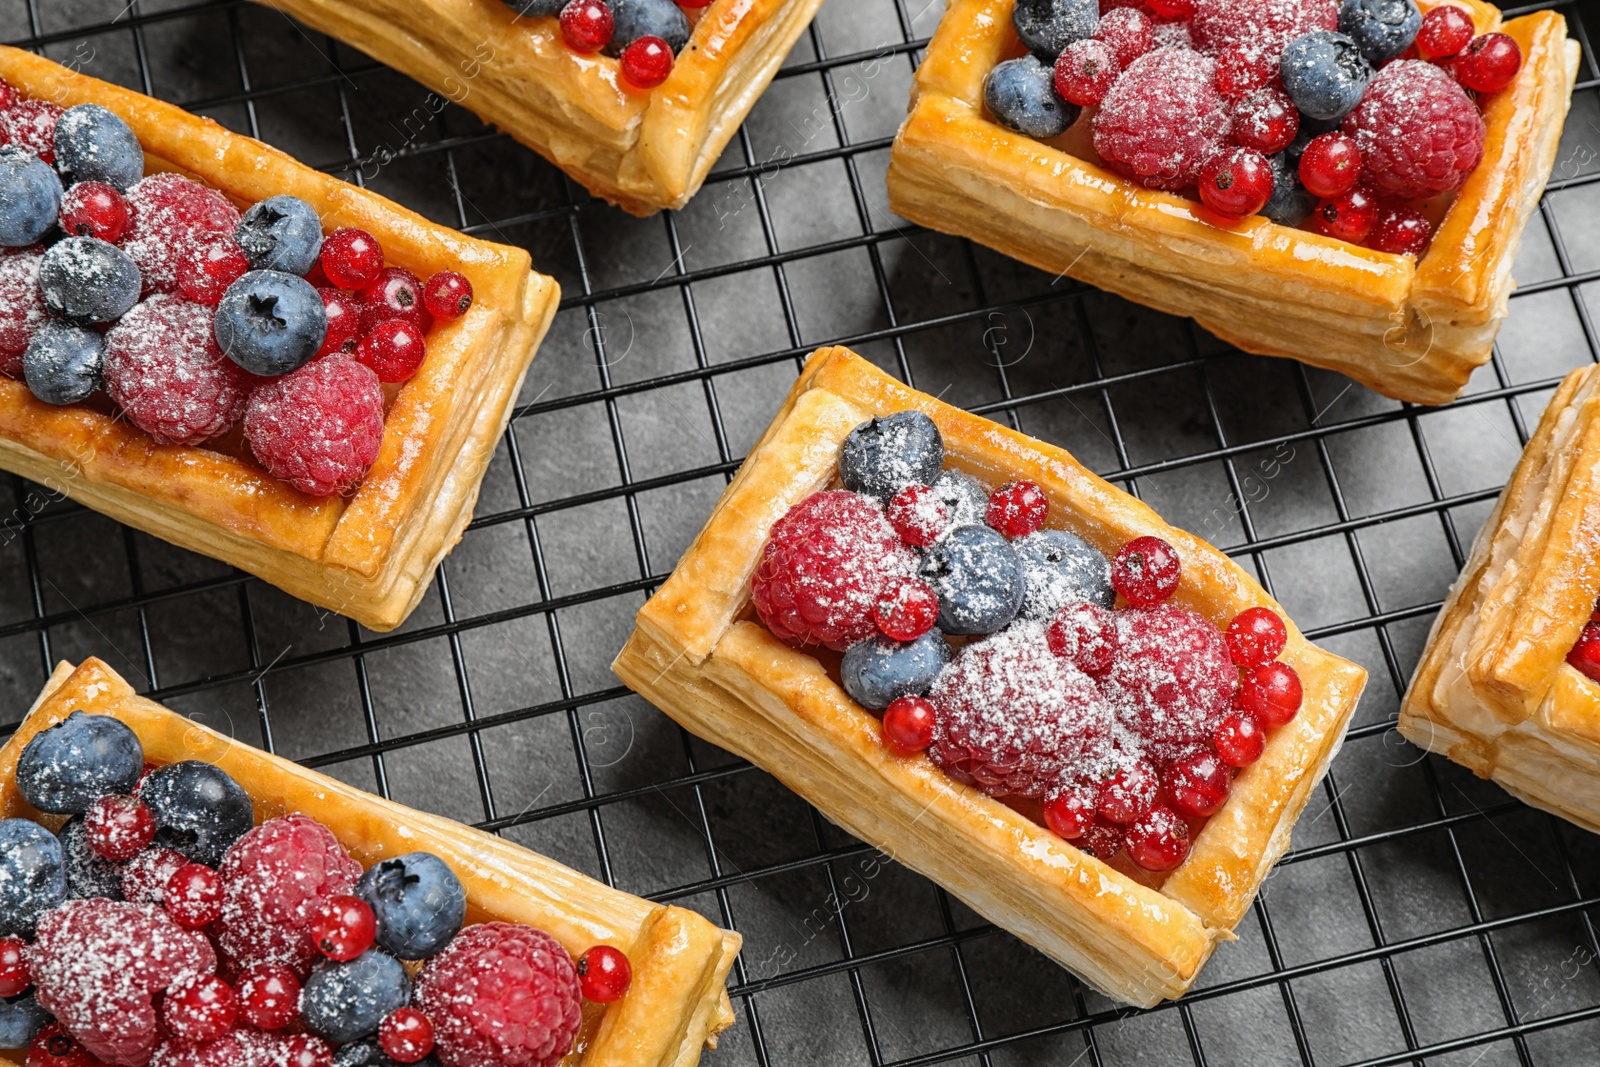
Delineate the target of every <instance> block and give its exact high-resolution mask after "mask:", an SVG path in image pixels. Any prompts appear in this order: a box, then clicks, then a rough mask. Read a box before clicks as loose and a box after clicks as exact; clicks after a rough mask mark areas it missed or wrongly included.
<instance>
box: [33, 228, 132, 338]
mask: <svg viewBox="0 0 1600 1067" xmlns="http://www.w3.org/2000/svg"><path fill="white" fill-rule="evenodd" d="M142 285H143V281H142V279H141V278H140V277H139V268H138V266H136V265H135V264H134V262H133V257H132V256H130V255H128V253H126V252H124V251H123V250H122V249H120V248H118V247H117V246H116V245H113V244H107V243H106V242H105V241H102V240H100V239H99V238H98V237H64V238H62V239H61V240H59V241H57V242H56V243H55V244H53V245H51V246H50V251H48V252H46V253H45V254H44V260H43V262H41V263H40V264H39V291H40V292H41V293H43V294H44V306H45V307H46V308H48V309H49V310H50V313H51V314H52V315H61V316H63V317H65V318H69V319H76V320H78V321H80V322H115V321H116V320H117V319H120V318H122V316H123V315H125V314H127V312H128V309H129V308H131V307H133V305H135V304H137V303H138V302H139V290H140V288H141V287H142Z"/></svg>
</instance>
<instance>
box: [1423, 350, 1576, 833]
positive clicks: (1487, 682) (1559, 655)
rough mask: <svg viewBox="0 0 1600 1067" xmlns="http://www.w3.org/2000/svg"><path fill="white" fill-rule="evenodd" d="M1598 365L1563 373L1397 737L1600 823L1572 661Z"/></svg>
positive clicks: (1483, 534)
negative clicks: (1568, 661)
mask: <svg viewBox="0 0 1600 1067" xmlns="http://www.w3.org/2000/svg"><path fill="white" fill-rule="evenodd" d="M1597 545H1600V367H1594V366H1590V367H1584V368H1581V369H1579V370H1575V371H1573V372H1572V373H1570V374H1568V375H1567V377H1566V378H1565V379H1564V380H1563V381H1562V383H1561V387H1560V388H1559V389H1557V390H1556V393H1555V395H1554V396H1553V397H1551V399H1550V403H1549V405H1548V406H1547V407H1546V408H1545V412H1544V415H1543V416H1542V417H1541V418H1540V420H1539V428H1538V429H1537V430H1536V431H1535V432H1534V435H1533V437H1532V438H1530V439H1529V441H1528V445H1527V448H1525V449H1524V450H1523V453H1522V459H1521V461H1520V462H1519V463H1518V464H1517V468H1516V470H1515V472H1513V474H1512V476H1511V480H1510V482H1508V483H1507V484H1506V487H1505V489H1504V490H1503V491H1502V492H1501V494H1500V499H1499V501H1498V502H1497V503H1496V504H1495V508H1494V511H1493V512H1492V513H1491V514H1490V516H1489V518H1488V520H1487V521H1486V522H1485V523H1484V524H1483V528H1482V529H1481V530H1480V531H1479V532H1478V537H1477V540H1476V541H1475V542H1474V543H1473V546H1472V555H1471V556H1470V557H1469V558H1468V560H1467V565H1466V567H1465V568H1464V569H1463V570H1462V572H1461V576H1460V577H1459V578H1457V579H1456V583H1455V585H1454V586H1453V587H1452V588H1451V590H1450V596H1449V597H1448V599H1446V600H1445V604H1444V607H1443V608H1442V609H1441V610H1440V612H1439V615H1438V617H1437V618H1436V619H1435V620H1434V623H1433V629H1432V630H1431V631H1430V633H1429V634H1428V644H1427V647H1426V648H1425V650H1424V651H1423V655H1422V660H1421V662H1420V663H1418V664H1417V670H1416V673H1415V674H1414V675H1413V676H1412V678H1411V686H1410V688H1409V689H1408V690H1407V692H1406V696H1405V700H1404V702H1403V703H1402V705H1401V708H1400V723H1399V728H1400V732H1401V734H1403V735H1404V736H1405V737H1407V738H1408V739H1410V740H1411V741H1412V742H1413V743H1415V744H1417V745H1420V746H1421V747H1423V748H1426V749H1428V750H1429V751H1432V752H1437V753H1440V754H1441V755H1444V756H1448V757H1449V758H1450V759H1452V760H1455V761H1456V762H1457V763H1460V764H1461V765H1463V766H1465V767H1467V768H1469V769H1470V770H1472V771H1473V772H1475V773H1476V774H1478V775H1479V776H1480V777H1483V778H1488V779H1491V780H1493V781H1494V782H1496V783H1497V784H1499V785H1500V786H1501V787H1503V788H1504V789H1506V790H1507V791H1508V792H1510V793H1512V794H1513V795H1515V796H1517V797H1520V798H1521V799H1523V800H1525V801H1527V802H1528V803H1530V804H1533V805H1534V806H1536V807H1540V808H1543V809H1545V810H1546V811H1552V812H1555V813H1556V814H1557V815H1560V816H1562V817H1564V818H1567V819H1570V820H1572V821H1573V822H1575V823H1577V824H1579V825H1580V826H1584V827H1586V828H1588V829H1590V830H1594V831H1596V832H1600V684H1596V683H1595V682H1594V681H1592V680H1591V679H1589V678H1588V677H1586V676H1585V675H1584V674H1582V673H1581V672H1579V671H1577V670H1576V669H1574V668H1573V667H1571V666H1569V665H1568V664H1567V662H1566V656H1567V653H1568V652H1569V651H1570V650H1571V648H1572V646H1573V644H1574V643H1575V642H1576V641H1577V639H1578V635H1579V633H1580V632H1581V631H1582V630H1583V626H1584V624H1585V623H1586V622H1588V621H1589V614H1590V612H1592V611H1593V610H1594V605H1595V599H1596V596H1597V595H1600V552H1597V551H1596V546H1597Z"/></svg>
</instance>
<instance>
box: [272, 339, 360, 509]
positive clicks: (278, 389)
mask: <svg viewBox="0 0 1600 1067" xmlns="http://www.w3.org/2000/svg"><path fill="white" fill-rule="evenodd" d="M244 436H245V440H247V441H248V442H250V451H252V452H254V453H255V457H256V459H258V460H260V461H261V465H262V466H264V467H266V468H267V470H268V471H270V472H271V473H272V474H273V475H274V476H275V477H278V478H282V479H283V480H284V481H286V482H289V483H290V484H292V485H293V486H294V487H295V488H296V489H299V490H300V491H301V492H304V493H310V494H312V495H313V496H333V495H335V494H338V493H345V492H348V491H349V490H350V489H352V488H354V487H355V484H356V483H357V482H359V481H360V480H361V479H362V478H363V477H365V476H366V473H367V471H368V469H369V468H371V466H372V463H373V461H374V460H376V459H377V458H378V448H379V446H380V445H382V444H383V386H382V385H381V384H379V382H378V376H377V375H376V374H374V373H373V372H372V371H371V370H370V369H369V368H367V367H364V366H362V365H361V364H359V363H357V362H356V361H355V360H353V359H351V358H350V357H349V356H344V355H338V354H333V355H327V356H323V357H322V358H320V359H314V360H312V361H311V362H310V363H307V364H306V365H305V366H304V367H301V368H300V369H299V370H297V371H295V372H294V373H293V374H286V375H284V376H283V377H282V378H274V379H273V380H271V381H269V382H267V383H266V384H265V385H263V386H261V387H260V388H259V389H257V390H256V391H255V394H254V395H252V396H251V397H250V403H249V406H248V407H247V408H246V409H245V416H244Z"/></svg>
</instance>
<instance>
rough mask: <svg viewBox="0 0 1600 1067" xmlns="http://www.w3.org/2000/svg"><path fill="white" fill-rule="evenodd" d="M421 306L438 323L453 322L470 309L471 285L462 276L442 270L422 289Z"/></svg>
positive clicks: (464, 276)
mask: <svg viewBox="0 0 1600 1067" xmlns="http://www.w3.org/2000/svg"><path fill="white" fill-rule="evenodd" d="M422 306H423V307H425V308H427V309H428V314H430V315H432V316H433V317H434V318H435V319H438V320H439V321H440V322H454V321H455V320H456V319H459V318H460V317H461V316H463V315H465V314H466V313H467V309H468V308H470V307H472V283H471V282H469V281H468V280H467V278H466V275H464V274H457V273H456V272H455V271H453V270H442V271H440V272H439V273H438V274H435V275H434V276H433V277H431V278H429V279H428V283H427V284H426V285H424V286H423V287H422Z"/></svg>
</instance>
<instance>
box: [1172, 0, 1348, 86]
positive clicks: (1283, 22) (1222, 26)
mask: <svg viewBox="0 0 1600 1067" xmlns="http://www.w3.org/2000/svg"><path fill="white" fill-rule="evenodd" d="M1338 28H1339V5H1338V3H1337V2H1336V0H1197V2H1196V4H1195V9H1194V19H1193V20H1192V21H1191V23H1190V30H1191V31H1192V32H1193V34H1194V40H1195V46H1196V47H1197V48H1199V49H1200V51H1202V52H1204V53H1206V54H1207V55H1209V56H1211V57H1212V58H1214V59H1215V60H1216V61H1217V62H1218V63H1219V64H1223V65H1225V66H1228V67H1230V68H1232V69H1233V70H1235V71H1243V72H1247V73H1248V74H1249V75H1250V76H1251V84H1252V85H1265V84H1267V83H1268V82H1270V81H1271V80H1272V77H1273V75H1274V74H1276V73H1277V70H1278V60H1279V59H1280V58H1281V57H1282V56H1283V48H1284V45H1286V44H1288V43H1289V42H1290V41H1292V40H1294V39H1295V38H1296V37H1299V36H1302V35H1303V34H1307V33H1310V32H1311V31H1312V30H1336V29H1338Z"/></svg>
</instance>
